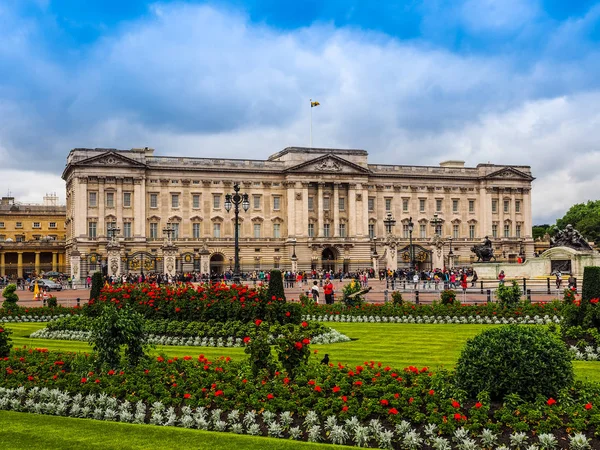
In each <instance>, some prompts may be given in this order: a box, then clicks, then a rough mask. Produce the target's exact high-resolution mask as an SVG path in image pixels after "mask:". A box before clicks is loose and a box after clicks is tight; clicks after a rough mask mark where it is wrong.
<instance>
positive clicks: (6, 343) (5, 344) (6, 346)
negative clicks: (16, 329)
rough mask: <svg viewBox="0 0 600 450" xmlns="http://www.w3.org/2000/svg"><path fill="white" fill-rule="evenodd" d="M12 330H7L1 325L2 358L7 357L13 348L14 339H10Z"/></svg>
mask: <svg viewBox="0 0 600 450" xmlns="http://www.w3.org/2000/svg"><path fill="white" fill-rule="evenodd" d="M9 336H10V331H8V330H5V329H4V328H2V326H1V325H0V358H6V357H7V356H8V354H9V353H10V349H11V348H12V341H11V340H10V337H9Z"/></svg>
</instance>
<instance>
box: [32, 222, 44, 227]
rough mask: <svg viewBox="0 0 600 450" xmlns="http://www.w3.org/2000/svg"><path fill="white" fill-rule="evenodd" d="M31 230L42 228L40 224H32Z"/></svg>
mask: <svg viewBox="0 0 600 450" xmlns="http://www.w3.org/2000/svg"><path fill="white" fill-rule="evenodd" d="M33 228H42V226H41V224H40V222H33Z"/></svg>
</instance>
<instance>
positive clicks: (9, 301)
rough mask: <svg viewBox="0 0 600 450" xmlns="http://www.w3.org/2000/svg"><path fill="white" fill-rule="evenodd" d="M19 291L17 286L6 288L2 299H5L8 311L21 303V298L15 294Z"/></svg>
mask: <svg viewBox="0 0 600 450" xmlns="http://www.w3.org/2000/svg"><path fill="white" fill-rule="evenodd" d="M16 290H17V285H16V284H9V285H8V286H6V287H5V288H4V291H3V292H2V297H4V299H5V300H4V305H3V306H4V307H5V308H6V309H11V308H14V307H15V306H17V302H18V301H19V296H18V295H17V294H16V293H15V291H16Z"/></svg>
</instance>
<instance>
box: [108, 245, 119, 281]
mask: <svg viewBox="0 0 600 450" xmlns="http://www.w3.org/2000/svg"><path fill="white" fill-rule="evenodd" d="M106 251H107V253H108V257H107V261H106V263H107V266H106V267H107V273H108V275H110V276H115V277H118V276H120V275H121V246H120V245H119V243H117V242H115V243H112V242H111V243H109V244H108V245H107V246H106Z"/></svg>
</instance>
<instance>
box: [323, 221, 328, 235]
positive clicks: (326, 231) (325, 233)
mask: <svg viewBox="0 0 600 450" xmlns="http://www.w3.org/2000/svg"><path fill="white" fill-rule="evenodd" d="M323 237H329V224H328V223H326V224H323Z"/></svg>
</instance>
